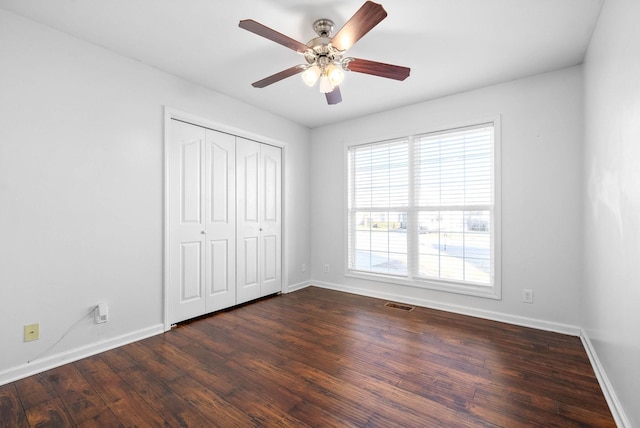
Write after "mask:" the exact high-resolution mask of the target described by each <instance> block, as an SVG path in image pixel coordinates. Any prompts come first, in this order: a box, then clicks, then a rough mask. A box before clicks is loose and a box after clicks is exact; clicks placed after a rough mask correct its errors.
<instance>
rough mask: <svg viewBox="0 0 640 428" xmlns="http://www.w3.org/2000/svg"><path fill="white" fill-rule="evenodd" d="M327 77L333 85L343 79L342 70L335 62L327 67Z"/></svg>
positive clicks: (338, 83)
mask: <svg viewBox="0 0 640 428" xmlns="http://www.w3.org/2000/svg"><path fill="white" fill-rule="evenodd" d="M327 77H328V78H329V81H330V82H331V84H332V85H333V86H338V85H340V84H341V83H342V81H343V80H344V71H342V69H341V68H340V67H338V66H336V65H335V64H331V65H330V66H329V67H327Z"/></svg>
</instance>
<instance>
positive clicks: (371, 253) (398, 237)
mask: <svg viewBox="0 0 640 428" xmlns="http://www.w3.org/2000/svg"><path fill="white" fill-rule="evenodd" d="M406 216H407V213H406V212H360V211H358V212H356V213H355V215H354V219H355V230H354V232H353V235H352V236H351V239H350V242H351V249H352V251H350V252H351V253H353V257H352V259H353V260H352V262H351V263H350V264H351V269H354V270H364V271H371V272H376V273H388V274H394V275H406V274H407V233H406V229H403V228H402V226H403V220H404V219H406Z"/></svg>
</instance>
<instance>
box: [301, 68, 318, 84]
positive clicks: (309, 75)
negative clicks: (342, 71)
mask: <svg viewBox="0 0 640 428" xmlns="http://www.w3.org/2000/svg"><path fill="white" fill-rule="evenodd" d="M319 77H320V67H318V66H317V65H312V66H311V67H309V68H307V69H306V70H305V71H303V72H302V81H303V82H304V83H305V84H306V85H307V86H309V87H311V86H313V85H315V84H316V82H317V81H318V78H319Z"/></svg>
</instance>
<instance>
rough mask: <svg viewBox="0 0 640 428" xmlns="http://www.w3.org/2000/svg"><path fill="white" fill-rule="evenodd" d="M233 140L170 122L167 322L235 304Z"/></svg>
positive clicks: (210, 131)
mask: <svg viewBox="0 0 640 428" xmlns="http://www.w3.org/2000/svg"><path fill="white" fill-rule="evenodd" d="M235 140H236V137H234V136H233V135H229V134H225V133H222V132H217V131H212V130H210V129H205V128H201V127H198V126H195V125H191V124H188V123H184V122H180V121H177V120H172V121H171V137H170V143H169V150H168V151H169V153H168V154H167V155H168V163H167V165H168V171H167V175H168V193H167V197H168V201H167V204H168V210H167V213H168V219H166V221H167V222H168V226H169V227H168V232H169V238H168V245H169V251H168V255H169V256H168V258H169V260H168V263H169V275H168V277H169V281H170V284H169V290H170V291H169V294H170V296H169V314H170V316H169V319H170V322H171V323H176V322H179V321H183V320H186V319H189V318H193V317H197V316H199V315H203V314H206V313H209V312H213V311H216V310H219V309H222V308H226V307H229V306H233V305H234V304H236V275H235V274H236V257H235V256H236V212H235V210H236V200H235V188H236V183H235V166H236V159H235V150H236V148H235Z"/></svg>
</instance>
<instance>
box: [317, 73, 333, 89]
mask: <svg viewBox="0 0 640 428" xmlns="http://www.w3.org/2000/svg"><path fill="white" fill-rule="evenodd" d="M319 87H320V92H322V93H323V94H326V93H329V92H331V91H333V88H334V86H333V85H332V84H331V81H330V80H329V78H328V77H327V75H326V73H325V74H323V75H322V76H320V85H319Z"/></svg>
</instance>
